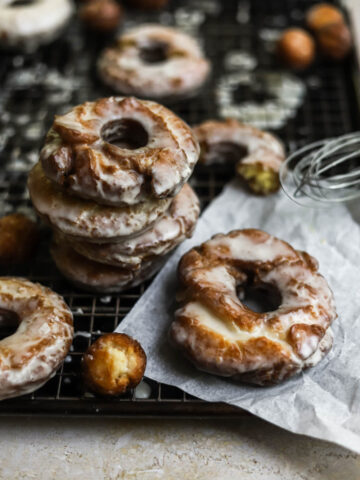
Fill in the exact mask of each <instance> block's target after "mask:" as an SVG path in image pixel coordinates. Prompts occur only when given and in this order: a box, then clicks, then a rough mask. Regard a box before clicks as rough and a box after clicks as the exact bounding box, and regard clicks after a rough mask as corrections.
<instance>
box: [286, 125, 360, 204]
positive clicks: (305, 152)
mask: <svg viewBox="0 0 360 480" xmlns="http://www.w3.org/2000/svg"><path fill="white" fill-rule="evenodd" d="M280 182H281V185H282V188H283V190H284V191H285V193H286V194H287V195H288V196H289V197H290V198H291V199H292V200H294V201H295V202H297V203H299V204H300V205H305V206H311V207H314V206H315V207H319V206H329V205H331V204H334V203H339V202H347V201H350V200H354V199H356V198H360V132H354V133H349V134H347V135H343V136H341V137H337V138H330V139H325V140H320V141H318V142H314V143H311V144H310V145H307V146H305V147H303V148H300V149H299V150H297V151H295V152H294V153H292V154H291V155H290V156H289V157H288V158H287V160H286V162H284V164H283V165H282V167H281V170H280Z"/></svg>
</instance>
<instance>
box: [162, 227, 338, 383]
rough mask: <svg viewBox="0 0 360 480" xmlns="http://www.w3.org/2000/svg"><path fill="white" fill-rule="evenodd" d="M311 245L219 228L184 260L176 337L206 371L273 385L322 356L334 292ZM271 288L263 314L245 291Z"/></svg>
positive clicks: (327, 342) (173, 330) (326, 346)
mask: <svg viewBox="0 0 360 480" xmlns="http://www.w3.org/2000/svg"><path fill="white" fill-rule="evenodd" d="M317 269H318V265H317V262H316V260H315V259H314V258H313V257H311V256H310V255H308V254H307V253H306V252H300V251H296V250H294V249H293V248H292V247H291V246H290V245H289V244H288V243H286V242H284V241H282V240H279V239H278V238H275V237H273V236H271V235H269V234H268V233H265V232H263V231H261V230H254V229H247V230H235V231H233V232H230V233H229V234H227V235H222V234H219V235H215V236H214V237H213V238H211V239H210V240H209V241H207V242H205V243H203V244H202V245H200V246H199V247H196V248H193V249H192V250H190V251H189V252H188V253H186V254H185V255H184V256H183V257H182V259H181V261H180V263H179V270H178V273H179V279H180V283H181V288H182V290H181V292H180V295H179V298H180V299H181V300H182V302H183V305H182V307H181V308H180V309H179V310H177V311H176V313H175V321H174V322H173V323H172V326H171V330H170V335H171V338H172V341H173V342H174V343H175V344H176V345H177V346H178V347H179V348H180V349H181V350H182V351H183V352H184V353H185V355H186V356H187V357H188V358H189V359H190V360H191V361H192V362H193V363H194V364H195V365H196V366H197V367H198V368H200V369H201V370H205V371H207V372H210V373H214V374H217V375H222V376H226V377H233V378H234V379H237V380H242V381H245V382H250V383H256V384H260V385H268V384H274V383H278V382H281V381H283V380H285V379H287V378H289V377H291V376H292V375H295V374H296V373H298V372H300V371H301V370H303V369H305V368H307V367H309V366H313V365H315V364H316V363H318V362H319V361H320V360H321V358H322V357H323V356H324V355H325V354H326V353H327V352H328V351H329V350H330V348H331V346H332V332H331V329H330V328H329V327H330V325H331V323H332V321H333V320H334V319H335V318H336V317H337V315H336V310H335V305H334V299H333V295H332V292H331V290H330V288H329V286H328V284H327V282H326V280H325V279H324V278H323V277H322V276H321V275H320V274H319V273H318V272H317ZM250 289H257V290H258V292H260V293H261V292H269V293H270V295H271V298H272V300H274V299H275V298H276V297H279V302H278V303H279V306H275V305H274V306H273V308H272V311H267V312H265V313H258V312H255V311H253V310H251V309H250V308H248V307H247V306H245V305H244V304H243V303H242V302H241V300H240V299H239V296H238V293H240V295H241V294H242V296H243V294H244V293H246V292H248V291H249V290H250Z"/></svg>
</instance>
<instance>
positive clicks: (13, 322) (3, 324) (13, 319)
mask: <svg viewBox="0 0 360 480" xmlns="http://www.w3.org/2000/svg"><path fill="white" fill-rule="evenodd" d="M19 323H20V317H19V315H18V314H17V313H15V312H13V311H12V310H7V309H5V308H0V340H2V339H3V338H6V337H10V335H12V334H13V333H15V332H16V330H17V328H18V326H19Z"/></svg>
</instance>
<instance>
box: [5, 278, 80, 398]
mask: <svg viewBox="0 0 360 480" xmlns="http://www.w3.org/2000/svg"><path fill="white" fill-rule="evenodd" d="M0 311H1V320H2V321H4V320H5V321H6V320H11V321H12V323H14V321H15V322H17V323H19V327H18V329H17V331H16V332H15V333H14V334H13V335H11V336H10V337H6V338H4V339H3V340H1V341H0V399H1V400H3V399H4V398H11V397H16V396H18V395H23V394H25V393H30V392H33V391H34V390H36V389H37V388H40V387H41V386H42V385H43V384H44V383H45V382H46V381H47V380H49V379H50V378H51V377H52V376H54V375H55V372H56V370H57V368H58V367H59V365H60V364H61V363H62V361H63V360H64V358H65V356H66V354H67V352H68V351H69V349H70V345H71V342H72V338H73V319H72V314H71V311H70V310H69V308H68V307H67V305H66V303H65V302H64V300H63V299H62V298H61V297H60V296H59V295H57V294H56V293H54V292H52V291H51V290H50V289H49V288H46V287H43V286H42V285H39V284H38V283H32V282H29V281H28V280H25V279H22V278H11V277H1V278H0Z"/></svg>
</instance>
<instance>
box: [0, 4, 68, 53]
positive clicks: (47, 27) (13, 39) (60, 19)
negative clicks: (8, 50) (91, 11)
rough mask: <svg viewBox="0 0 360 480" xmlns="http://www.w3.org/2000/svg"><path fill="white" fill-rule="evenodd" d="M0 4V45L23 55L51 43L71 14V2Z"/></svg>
mask: <svg viewBox="0 0 360 480" xmlns="http://www.w3.org/2000/svg"><path fill="white" fill-rule="evenodd" d="M17 3H19V2H18V0H1V1H0V45H1V46H5V47H20V48H24V49H25V50H27V51H33V50H35V49H36V48H37V47H38V46H39V45H42V44H45V43H49V42H51V41H52V40H54V39H55V38H56V37H57V36H58V35H59V33H60V32H61V30H62V29H63V28H64V26H65V25H66V23H67V22H68V20H69V19H70V17H71V15H72V13H73V10H74V8H73V4H72V2H71V0H32V1H29V2H28V5H26V4H25V2H21V3H20V5H17Z"/></svg>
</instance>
